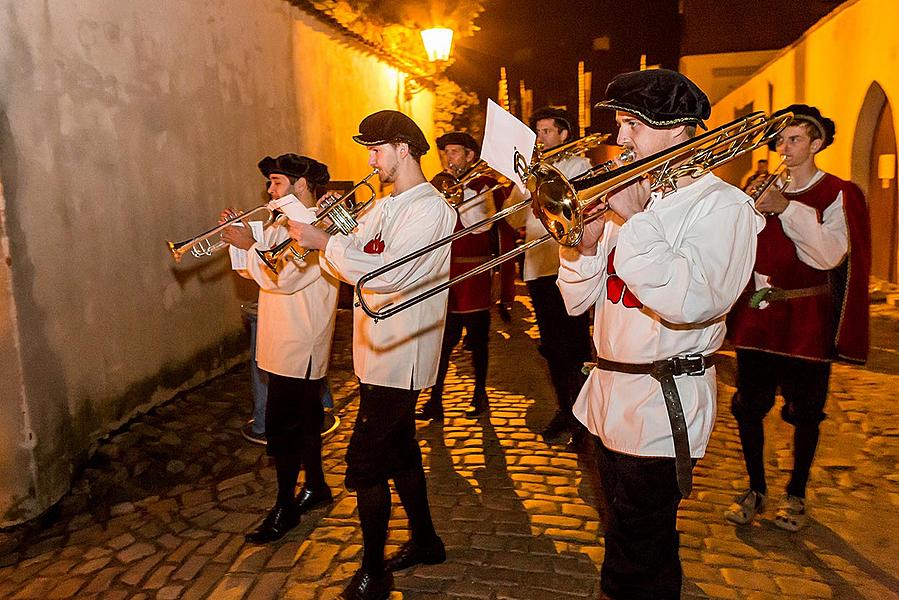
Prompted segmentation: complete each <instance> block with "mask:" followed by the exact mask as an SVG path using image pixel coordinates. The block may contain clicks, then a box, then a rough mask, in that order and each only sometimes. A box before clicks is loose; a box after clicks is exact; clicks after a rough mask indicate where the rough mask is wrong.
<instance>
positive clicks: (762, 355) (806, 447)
mask: <svg viewBox="0 0 899 600" xmlns="http://www.w3.org/2000/svg"><path fill="white" fill-rule="evenodd" d="M829 385H830V363H829V362H822V361H812V360H806V359H802V358H796V357H792V356H781V355H779V354H771V353H768V352H760V351H757V350H737V393H736V394H734V397H733V399H732V400H731V412H732V413H733V415H734V417H735V418H736V420H737V426H738V427H739V430H740V441H741V442H742V445H743V459H744V460H745V461H746V471H747V472H748V474H749V487H750V488H752V489H753V490H756V491H757V492H760V493H762V494H767V493H768V487H767V482H766V481H765V457H764V447H765V429H764V426H763V421H764V419H765V415H767V414H768V412H769V411H770V410H771V408H772V407H773V406H774V398H775V395H776V394H777V391H778V389H779V390H780V393H781V394H782V395H783V398H784V406H783V409H782V410H781V413H780V414H781V418H783V420H784V421H786V422H787V423H789V424H791V425H793V427H794V428H795V429H794V432H793V442H794V443H793V448H794V457H793V473H792V475H791V477H790V481H789V483H788V484H787V493H788V494H791V495H793V496H799V497H800V498H805V491H806V486H807V485H808V477H809V471H810V470H811V467H812V461H813V460H814V457H815V450H816V449H817V447H818V437H819V434H820V423H821V421H823V420H824V418H825V416H826V415H825V413H824V404H825V402H826V401H827V390H828V387H829Z"/></svg>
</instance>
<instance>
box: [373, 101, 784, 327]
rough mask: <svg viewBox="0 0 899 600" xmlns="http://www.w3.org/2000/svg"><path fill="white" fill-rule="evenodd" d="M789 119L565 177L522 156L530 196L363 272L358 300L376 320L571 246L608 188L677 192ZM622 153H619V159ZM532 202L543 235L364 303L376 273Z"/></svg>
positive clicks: (739, 123)
mask: <svg viewBox="0 0 899 600" xmlns="http://www.w3.org/2000/svg"><path fill="white" fill-rule="evenodd" d="M792 118H793V114H792V113H780V114H778V115H776V116H771V117H767V116H765V114H764V113H762V112H755V113H751V114H749V115H747V116H745V117H741V118H739V119H736V120H734V121H731V122H730V123H727V124H725V125H722V126H720V127H717V128H715V129H712V130H711V131H708V132H706V133H704V134H703V135H700V136H697V137H694V138H691V139H689V140H686V141H684V142H681V143H680V144H677V145H676V146H672V147H671V148H668V149H667V150H663V151H662V152H658V153H656V154H654V155H652V156H647V157H645V158H642V159H640V160H638V161H636V162H633V163H631V164H627V165H625V166H622V167H618V168H614V166H615V164H614V161H609V162H607V163H604V164H603V165H599V167H596V168H594V169H591V170H590V171H588V172H587V173H585V174H584V175H583V176H579V177H575V178H572V179H570V180H569V179H567V178H566V177H565V176H564V175H563V174H562V173H561V172H560V171H559V170H558V169H556V168H555V167H553V166H552V165H550V164H548V163H547V161H546V159H545V158H540V159H538V160H537V161H536V162H535V163H534V164H533V165H531V166H528V165H525V164H523V162H524V161H523V160H522V161H521V162H520V163H519V164H517V165H516V171H517V172H518V173H519V175H523V177H522V179H524V180H525V185H526V186H527V188H528V190H530V191H531V198H532V200H523V201H521V202H519V203H518V204H515V205H513V206H510V207H509V208H507V209H505V210H502V211H500V212H498V213H496V214H495V215H494V216H493V217H491V218H490V219H485V220H484V221H481V222H480V223H476V224H474V225H472V226H471V227H467V228H465V229H463V230H460V231H458V232H456V233H454V234H452V235H450V236H448V237H445V238H443V240H439V241H437V242H434V243H433V244H430V245H429V246H426V247H425V248H422V249H421V250H418V251H416V252H413V253H412V254H410V255H408V256H405V257H402V258H399V259H397V260H396V261H394V262H392V263H390V264H388V265H385V266H383V267H381V268H379V269H376V270H375V271H372V272H371V273H367V274H366V275H364V276H362V277H361V278H360V279H359V282H358V283H357V284H356V298H357V303H358V305H359V306H360V307H361V308H362V310H363V311H365V313H366V314H367V315H369V316H370V317H372V318H373V319H375V320H376V321H377V320H378V319H386V318H387V317H390V316H392V315H394V314H396V313H398V312H400V311H402V310H405V309H406V308H409V307H410V306H413V305H415V304H418V303H419V302H422V301H424V300H427V299H428V298H430V297H432V296H434V295H436V294H439V293H440V292H442V291H444V290H446V289H448V288H449V287H451V286H453V285H455V284H457V283H460V282H462V281H465V280H466V279H469V278H470V277H475V276H477V275H480V274H481V273H483V272H485V271H487V270H489V269H492V268H493V267H495V266H496V265H499V264H501V263H503V262H506V261H507V260H509V259H511V258H513V257H515V256H517V255H519V254H521V253H522V252H526V251H527V250H530V249H531V248H534V247H535V246H538V245H540V244H542V243H544V242H546V241H547V240H550V239H555V240H556V241H557V242H559V243H560V244H562V245H565V246H576V245H577V244H578V243H579V242H580V240H581V236H582V235H583V230H584V226H585V225H586V224H588V223H590V222H592V221H593V220H595V219H597V218H598V217H599V215H600V214H602V213H603V212H605V211H606V210H608V205H607V204H606V202H605V198H606V196H607V195H608V194H609V193H610V192H612V191H615V190H617V189H619V188H621V187H623V186H626V185H628V184H630V183H632V182H634V181H636V180H637V179H640V178H642V177H647V178H648V179H649V182H650V189H651V190H652V191H653V192H661V193H662V194H666V193H670V192H673V191H675V190H677V181H678V180H679V179H680V178H681V177H685V176H690V177H692V178H694V179H698V178H699V177H702V176H703V175H705V174H706V173H708V172H709V171H711V170H712V169H715V168H717V167H720V166H721V165H723V164H725V163H727V162H729V161H730V160H732V159H734V158H736V157H737V156H739V155H741V154H743V153H744V152H749V151H751V150H754V149H755V148H758V147H760V146H762V145H764V144H767V143H768V141H769V140H771V139H772V138H774V137H775V136H776V135H777V134H778V133H779V132H780V130H782V129H783V128H784V127H786V126H787V123H789V121H790V119H792ZM627 157H628V156H622V157H619V160H623V159H625V158H627ZM629 157H630V158H631V160H632V159H633V154H631V155H629ZM519 158H520V157H519ZM519 169H520V170H519ZM600 169H605V172H600V173H596V172H595V171H598V170H600ZM531 203H533V206H534V207H535V209H536V210H537V212H538V216H539V217H540V220H541V222H542V223H543V225H544V226H545V227H546V230H547V233H546V234H545V235H543V236H542V237H539V238H535V239H533V240H531V241H530V242H528V243H527V244H524V245H523V246H519V247H518V248H516V249H515V250H512V251H510V252H507V253H505V254H503V255H501V256H497V257H496V258H494V259H493V260H490V261H488V262H486V263H484V264H482V265H480V266H478V267H477V268H475V269H472V270H470V271H467V272H465V273H463V274H462V275H460V276H458V277H455V278H453V279H451V280H449V281H446V282H444V283H442V284H440V285H438V286H435V287H434V288H432V289H430V290H426V291H425V292H422V293H420V294H418V295H416V296H413V297H411V298H408V299H406V300H404V301H403V302H401V303H399V304H397V305H393V306H390V305H388V306H385V307H383V308H382V309H381V310H374V309H372V308H371V307H369V306H368V305H367V304H366V303H365V300H364V297H363V294H362V289H363V287H364V285H365V284H366V283H368V282H369V281H371V280H372V279H374V278H375V277H378V276H379V275H381V274H382V273H384V272H387V271H390V270H392V269H394V268H396V267H398V266H400V265H402V264H405V263H407V262H409V261H411V260H414V259H415V258H418V257H419V256H421V255H423V254H426V253H428V252H430V251H432V250H434V249H435V248H437V247H440V246H442V245H445V244H447V243H451V242H452V241H454V240H456V239H458V238H460V237H462V236H463V235H466V234H467V233H469V232H470V231H472V230H474V229H477V228H480V227H481V226H483V225H486V224H487V223H492V222H493V221H497V220H499V219H501V218H504V217H506V216H508V215H509V214H512V213H513V212H515V211H517V210H520V209H521V208H524V207H525V206H527V205H528V204H531Z"/></svg>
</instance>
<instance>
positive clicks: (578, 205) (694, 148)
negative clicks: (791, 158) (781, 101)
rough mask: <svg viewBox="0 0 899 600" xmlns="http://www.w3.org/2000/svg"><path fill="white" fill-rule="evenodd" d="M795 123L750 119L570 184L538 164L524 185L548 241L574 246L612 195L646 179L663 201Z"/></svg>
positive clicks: (760, 116) (781, 118)
mask: <svg viewBox="0 0 899 600" xmlns="http://www.w3.org/2000/svg"><path fill="white" fill-rule="evenodd" d="M791 118H792V113H782V114H778V115H776V116H772V117H767V116H765V114H764V113H761V112H756V113H752V114H750V115H747V116H745V117H741V118H739V119H736V120H734V121H731V122H730V123H727V124H726V125H722V126H721V127H717V128H715V129H713V130H711V131H708V132H706V133H704V134H702V135H700V136H696V137H694V138H691V139H689V140H686V141H684V142H681V143H680V144H677V145H676V146H672V147H671V148H668V149H667V150H664V151H662V152H658V153H656V154H654V155H652V156H647V157H646V158H642V159H640V160H638V161H637V162H635V163H633V164H630V165H627V166H624V167H621V168H619V169H614V170H612V171H609V172H607V173H601V174H598V175H594V176H588V177H583V178H577V179H576V180H572V181H569V180H568V179H566V178H565V176H564V175H562V173H560V172H559V171H558V170H557V169H556V168H554V167H553V166H552V165H548V164H545V163H544V162H538V163H536V164H535V165H533V166H531V167H530V168H528V169H527V170H526V172H525V173H524V175H526V176H527V179H526V182H525V184H526V185H527V188H528V190H530V192H531V198H532V199H533V200H534V205H535V207H536V209H537V214H538V217H539V218H540V221H541V222H542V223H543V225H544V227H546V230H547V231H548V232H549V233H550V235H552V237H553V238H555V240H556V241H557V242H559V243H560V244H562V245H564V246H576V245H577V244H578V243H579V242H580V240H581V236H582V235H583V232H584V226H585V225H586V224H587V223H589V222H590V221H592V220H594V219H596V218H598V216H599V214H600V213H601V212H604V211H603V210H602V209H603V208H604V206H605V198H606V196H607V195H608V194H609V193H610V192H612V191H614V190H617V189H619V188H621V187H624V186H626V185H628V184H630V183H633V182H634V181H636V180H637V179H640V178H643V177H646V178H647V179H648V180H649V184H650V190H651V191H652V192H661V193H662V194H663V195H664V194H667V193H670V192H673V191H675V190H677V182H678V180H679V179H680V178H682V177H688V176H689V177H692V178H693V179H698V178H699V177H702V176H703V175H705V174H706V173H708V172H709V171H711V170H712V169H715V168H717V167H720V166H721V165H723V164H725V163H727V162H728V161H730V160H732V159H734V158H735V157H737V156H739V155H741V154H743V153H745V152H749V151H751V150H754V149H755V148H758V147H760V146H762V145H764V144H767V143H768V141H769V140H770V139H772V138H773V137H774V136H776V135H777V133H778V132H779V131H780V130H781V129H783V128H784V127H786V125H787V123H788V122H789V119H791ZM520 174H521V173H520ZM522 178H523V179H524V177H522ZM597 208H598V209H600V210H598V211H597V210H596V209H597Z"/></svg>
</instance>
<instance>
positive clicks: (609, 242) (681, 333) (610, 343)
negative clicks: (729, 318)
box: [558, 174, 764, 458]
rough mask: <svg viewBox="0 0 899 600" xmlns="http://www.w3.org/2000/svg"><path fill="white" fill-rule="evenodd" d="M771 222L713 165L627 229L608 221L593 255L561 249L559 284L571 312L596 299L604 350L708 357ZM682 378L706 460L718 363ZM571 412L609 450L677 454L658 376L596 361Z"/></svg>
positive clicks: (597, 335)
mask: <svg viewBox="0 0 899 600" xmlns="http://www.w3.org/2000/svg"><path fill="white" fill-rule="evenodd" d="M763 226H764V218H763V217H762V216H761V215H759V214H758V213H757V212H756V211H755V210H754V208H753V207H752V204H751V201H750V200H749V197H748V196H746V194H744V193H743V192H741V191H740V190H738V189H737V188H735V187H733V186H731V185H729V184H727V183H725V182H723V181H721V180H720V179H719V178H718V177H716V176H715V175H711V174H709V175H706V176H704V177H702V178H701V179H699V180H697V181H695V182H694V183H692V184H691V185H689V186H687V187H684V188H682V189H680V190H679V191H677V192H674V193H672V194H670V195H668V196H666V197H664V198H662V199H658V200H653V201H651V202H650V204H649V206H648V207H647V209H646V210H645V211H644V212H641V213H638V214H636V215H634V216H633V217H631V218H630V219H629V220H628V221H627V222H626V223H625V224H624V225H623V226H620V227H619V226H618V225H617V224H615V223H613V222H610V221H607V222H606V224H605V229H604V233H603V237H602V239H601V240H600V243H599V247H598V251H597V255H596V256H581V254H580V253H578V251H577V250H576V249H574V248H565V247H563V248H562V250H561V252H560V254H561V268H560V270H559V281H558V284H559V288H560V289H561V291H562V297H563V298H564V299H565V305H566V307H567V308H568V312H569V313H570V314H581V313H583V312H584V311H586V310H589V308H590V307H591V306H593V305H594V304H595V305H596V317H595V322H594V335H593V342H594V344H595V346H596V349H597V352H598V355H599V356H600V357H602V358H605V359H608V360H613V361H617V362H623V363H648V362H652V361H655V360H660V359H666V358H670V357H672V356H681V355H684V354H691V353H700V354H711V353H712V352H714V351H715V350H717V349H718V348H719V347H720V346H721V343H722V340H723V339H724V330H725V325H724V316H725V315H726V314H727V312H728V311H729V310H730V308H731V306H732V305H733V303H734V302H735V301H736V299H737V297H738V296H739V295H740V293H741V292H742V291H743V289H744V287H745V286H746V282H747V281H748V279H749V275H750V273H751V272H752V267H753V263H754V262H755V250H756V236H757V234H758V232H759V231H761V229H762V227H763ZM613 250H614V251H615V257H614V261H613V264H614V269H615V273H613V274H611V275H610V273H609V272H608V270H607V263H608V256H609V254H610V253H611V252H612V251H613ZM616 278H619V279H618V281H615V279H616ZM622 283H623V284H626V286H627V288H626V289H627V290H629V292H630V293H632V294H633V295H634V296H635V297H636V299H637V300H638V301H639V302H641V303H642V304H643V307H642V308H638V307H632V308H628V307H627V306H625V304H626V303H629V304H631V305H632V306H633V305H634V302H633V297H631V298H630V302H626V301H627V300H628V299H627V298H625V297H624V295H625V294H624V290H623V289H622V287H623V286H622V285H620V284H622ZM675 381H676V384H677V389H678V392H679V393H680V399H681V403H682V404H683V407H684V414H685V417H686V422H687V428H688V431H689V439H690V452H691V455H692V456H693V457H694V458H699V457H702V456H703V455H704V454H705V448H706V444H707V443H708V440H709V436H710V435H711V432H712V426H713V425H714V421H715V394H716V389H715V369H714V368H711V369H709V370H707V371H706V372H705V374H704V375H703V376H697V377H693V376H686V375H685V376H680V377H677V378H676V379H675ZM573 413H574V415H575V417H577V419H578V420H579V421H581V422H582V423H583V424H584V425H585V426H586V427H587V429H589V430H590V432H591V433H593V434H595V435H597V436H599V437H600V438H601V439H602V441H603V443H604V444H605V445H606V446H607V447H608V448H610V449H612V450H615V451H618V452H623V453H627V454H634V455H639V456H666V457H672V456H674V442H673V439H672V435H671V427H670V425H669V422H668V414H667V411H666V410H665V404H664V399H663V397H662V388H661V386H660V385H659V382H658V381H656V380H655V379H653V378H652V377H651V376H649V375H629V374H626V373H616V372H610V371H603V370H600V369H593V370H592V371H591V372H590V375H589V377H588V379H587V383H586V384H585V385H584V387H583V389H582V390H581V393H580V395H579V396H578V399H577V401H576V403H575V405H574V408H573Z"/></svg>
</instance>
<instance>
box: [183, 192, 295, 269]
mask: <svg viewBox="0 0 899 600" xmlns="http://www.w3.org/2000/svg"><path fill="white" fill-rule="evenodd" d="M277 205H278V201H277V200H272V201H271V202H267V203H265V204H262V205H260V206H257V207H256V208H254V209H252V210H249V211H247V212H245V213H241V214H239V215H237V216H235V217H231V218H230V219H228V220H227V221H225V222H223V223H221V224H219V225H216V226H215V227H213V228H212V229H209V230H207V231H204V232H203V233H201V234H200V235H197V236H194V237H192V238H189V239H186V240H184V241H183V242H170V241H166V244H168V246H169V251H170V252H171V253H172V256H173V257H174V259H175V262H176V263H179V262H181V259H182V258H183V257H184V255H185V254H187V253H188V252H190V254H191V256H193V257H195V258H203V257H205V256H212V255H213V254H214V253H216V252H218V251H219V250H222V249H223V248H225V247H227V246H228V242H226V241H224V240H222V239H218V240H215V241H213V238H214V237H215V236H217V235H220V234H221V233H222V232H223V231H224V230H225V229H227V228H228V227H231V226H232V225H235V224H237V223H243V224H244V225H246V223H247V222H248V221H252V220H256V219H258V218H259V216H260V215H262V214H265V221H264V225H263V227H268V226H269V225H271V224H272V223H273V222H274V221H275V209H276V208H277Z"/></svg>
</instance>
